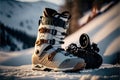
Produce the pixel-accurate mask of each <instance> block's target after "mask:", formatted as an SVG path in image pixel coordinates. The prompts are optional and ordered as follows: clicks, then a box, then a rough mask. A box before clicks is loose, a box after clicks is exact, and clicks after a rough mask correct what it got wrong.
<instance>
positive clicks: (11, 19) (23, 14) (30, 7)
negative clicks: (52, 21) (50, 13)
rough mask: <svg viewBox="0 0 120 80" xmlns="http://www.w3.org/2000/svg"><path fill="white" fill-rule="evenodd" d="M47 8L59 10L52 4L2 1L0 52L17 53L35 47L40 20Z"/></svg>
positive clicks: (12, 0)
mask: <svg viewBox="0 0 120 80" xmlns="http://www.w3.org/2000/svg"><path fill="white" fill-rule="evenodd" d="M45 7H49V8H54V9H58V6H57V5H55V4H52V3H48V2H44V1H38V2H32V3H30V2H19V1H15V0H0V50H2V51H15V50H22V49H26V48H30V47H33V46H34V42H35V39H36V36H37V29H38V20H39V18H40V16H41V15H42V11H43V10H44V8H45Z"/></svg>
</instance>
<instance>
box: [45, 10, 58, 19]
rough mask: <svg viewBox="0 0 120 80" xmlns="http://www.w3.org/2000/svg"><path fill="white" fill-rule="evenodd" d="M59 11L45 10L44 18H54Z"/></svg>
mask: <svg viewBox="0 0 120 80" xmlns="http://www.w3.org/2000/svg"><path fill="white" fill-rule="evenodd" d="M56 13H57V11H55V10H53V9H50V8H45V10H44V17H54V14H56Z"/></svg>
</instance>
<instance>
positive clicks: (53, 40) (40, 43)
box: [36, 39, 64, 46]
mask: <svg viewBox="0 0 120 80" xmlns="http://www.w3.org/2000/svg"><path fill="white" fill-rule="evenodd" d="M58 42H59V43H60V44H64V42H63V41H58ZM44 43H47V44H51V45H54V44H55V39H49V40H45V39H40V40H38V41H36V44H37V46H39V45H42V44H44Z"/></svg>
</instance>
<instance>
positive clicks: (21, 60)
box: [0, 3, 120, 80]
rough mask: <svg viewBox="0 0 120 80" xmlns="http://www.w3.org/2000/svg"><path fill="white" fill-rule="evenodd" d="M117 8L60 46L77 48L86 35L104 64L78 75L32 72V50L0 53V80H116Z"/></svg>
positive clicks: (118, 48) (119, 72) (118, 75)
mask: <svg viewBox="0 0 120 80" xmlns="http://www.w3.org/2000/svg"><path fill="white" fill-rule="evenodd" d="M119 7H120V3H118V4H117V5H116V6H114V7H112V8H111V9H110V10H109V11H107V12H105V13H103V14H102V15H100V16H98V17H96V18H95V19H94V20H92V21H91V22H90V23H88V24H87V25H85V26H84V27H83V28H82V29H80V30H78V31H77V32H75V33H74V34H72V35H71V36H68V37H67V38H66V39H65V44H64V45H63V47H64V48H65V47H66V46H68V45H69V44H70V43H72V42H74V43H77V44H78V43H79V36H80V35H81V34H82V33H88V35H89V36H90V38H91V41H92V42H96V43H98V46H99V47H100V55H101V56H102V57H103V60H104V63H103V64H102V66H101V67H100V68H98V69H89V70H81V71H80V72H78V73H64V72H45V71H32V70H31V56H32V53H33V50H34V48H30V49H26V50H22V51H15V52H2V51H0V80H119V79H120V64H116V63H117V62H116V59H117V60H118V59H120V57H119V56H120V45H119V41H120V36H119V35H120V31H119V28H120V24H119V21H120V14H119V13H120V12H119ZM73 38H74V39H73ZM113 63H115V64H114V65H113Z"/></svg>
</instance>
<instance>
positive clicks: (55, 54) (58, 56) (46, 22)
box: [32, 8, 87, 71]
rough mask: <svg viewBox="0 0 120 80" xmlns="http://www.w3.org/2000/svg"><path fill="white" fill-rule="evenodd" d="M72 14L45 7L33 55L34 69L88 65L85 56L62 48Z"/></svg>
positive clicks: (77, 69) (60, 69) (52, 69)
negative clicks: (74, 54)
mask: <svg viewBox="0 0 120 80" xmlns="http://www.w3.org/2000/svg"><path fill="white" fill-rule="evenodd" d="M69 19H70V14H69V13H68V12H62V13H58V12H57V11H55V10H53V9H50V8H45V10H44V11H43V16H41V20H39V28H38V35H37V39H36V42H35V50H34V54H33V55H32V69H33V70H44V71H79V70H81V69H84V68H85V67H86V64H87V63H86V62H85V60H84V58H81V57H79V58H78V57H77V56H73V54H71V53H69V52H67V51H65V50H64V49H62V48H61V44H64V41H63V39H64V37H65V34H66V30H67V28H68V21H69Z"/></svg>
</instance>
